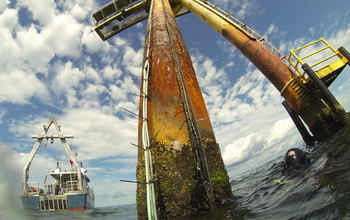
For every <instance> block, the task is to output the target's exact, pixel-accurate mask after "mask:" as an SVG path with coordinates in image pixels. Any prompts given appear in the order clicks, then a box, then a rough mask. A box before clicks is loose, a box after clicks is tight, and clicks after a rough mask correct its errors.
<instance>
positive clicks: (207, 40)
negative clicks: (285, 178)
mask: <svg viewBox="0 0 350 220" xmlns="http://www.w3.org/2000/svg"><path fill="white" fill-rule="evenodd" d="M108 2H109V1H106V0H103V1H102V0H100V1H97V0H71V1H62V0H56V1H54V0H17V1H8V0H2V1H0V48H1V50H0V57H1V59H0V88H1V89H0V134H1V135H0V155H1V162H0V163H1V166H0V169H1V170H0V172H1V179H0V192H1V193H2V192H4V190H7V191H11V193H10V194H4V195H2V196H0V205H2V204H4V203H6V202H8V201H12V200H13V201H14V204H15V205H18V206H20V205H21V204H20V200H19V195H20V190H21V188H20V183H21V181H22V169H23V166H24V164H25V162H26V160H27V157H28V154H29V152H30V150H31V149H32V147H33V145H34V143H35V140H33V139H31V138H30V136H31V135H36V134H40V133H41V132H42V125H43V124H46V122H47V121H48V120H49V119H50V117H51V116H55V117H56V119H57V121H58V123H59V124H60V125H62V132H63V133H64V134H73V135H74V136H75V138H74V139H69V140H68V143H69V144H71V145H72V146H73V150H74V151H76V152H78V157H77V160H78V161H82V162H83V163H84V165H85V167H86V169H87V170H88V175H89V177H90V179H91V181H92V182H91V184H90V185H91V186H92V187H93V188H94V190H95V195H96V206H98V207H101V206H112V205H120V204H128V203H135V190H136V186H135V185H134V184H130V183H122V182H120V180H121V179H127V180H135V169H136V159H137V149H136V147H134V146H132V145H131V144H130V142H131V143H136V142H137V123H138V122H137V118H136V117H135V116H133V115H132V114H130V113H128V112H126V111H125V110H123V108H125V109H128V110H130V111H132V112H135V113H136V112H138V100H139V98H138V97H137V96H135V95H132V94H138V93H139V91H138V88H137V87H136V86H135V85H134V81H135V82H137V83H139V78H138V76H140V74H141V68H140V65H141V61H142V50H143V44H144V36H145V29H146V26H147V21H144V22H142V23H139V24H137V25H136V26H134V27H132V28H130V29H128V30H126V31H124V32H121V33H120V34H118V35H116V36H114V37H113V38H111V39H109V40H107V41H105V42H104V41H102V40H101V39H100V38H99V37H98V35H97V34H96V33H90V30H91V29H92V27H93V22H92V19H91V15H92V13H93V12H94V11H95V10H96V9H98V8H99V7H101V6H102V5H104V4H106V3H108ZM212 3H214V4H216V5H218V6H219V7H221V8H223V9H224V10H226V11H227V12H230V13H231V14H232V15H234V16H236V17H237V18H239V19H240V20H241V21H242V22H244V23H246V24H247V25H248V26H250V27H252V28H253V29H254V30H255V31H256V32H258V33H259V34H260V35H262V36H264V37H266V38H267V39H268V40H269V41H270V42H271V43H272V44H274V45H275V46H276V47H277V48H279V49H280V50H281V51H282V52H283V53H284V54H286V55H288V54H289V52H288V51H289V50H291V49H295V48H298V47H300V46H303V45H305V44H307V43H310V42H311V41H314V40H317V39H319V38H320V37H323V38H324V39H326V40H327V41H328V42H329V43H330V44H331V45H332V46H334V47H335V48H338V47H340V46H344V47H345V48H347V49H348V50H349V51H350V5H349V3H348V0H339V1H336V2H334V3H330V2H329V1H326V0H318V1H313V0H310V1H300V0H297V1H281V0H270V1H268V3H266V1H265V2H263V1H257V0H253V1H248V0H243V1H238V0H215V1H212ZM177 20H178V23H179V26H180V29H181V31H182V35H183V37H184V39H185V41H186V43H187V47H188V49H189V51H190V54H191V58H192V61H193V65H194V67H195V69H196V74H197V77H198V81H199V84H200V86H201V89H202V92H203V96H204V98H205V101H206V104H207V108H208V111H209V115H210V117H211V121H212V124H213V127H214V131H215V135H216V138H217V141H218V143H219V144H220V147H221V151H222V155H223V158H224V161H225V164H226V166H227V169H228V171H229V174H230V176H231V177H233V176H235V175H238V174H240V173H242V172H245V171H247V170H249V169H252V168H254V167H257V166H260V165H262V164H263V163H265V162H267V161H270V160H273V159H275V158H276V157H278V156H280V155H283V154H284V152H285V151H287V150H288V149H289V148H290V147H293V146H298V145H300V144H301V143H302V139H301V137H300V135H299V133H298V132H297V131H296V129H295V126H294V124H293V123H292V121H291V120H290V118H289V116H288V114H287V112H286V111H285V109H284V108H283V106H282V105H281V102H282V101H283V100H282V98H281V96H280V95H279V93H278V91H277V90H276V89H275V88H274V87H273V86H272V85H271V84H270V83H269V82H268V81H267V80H266V79H265V78H264V76H263V75H262V74H261V73H260V72H259V71H258V70H257V69H256V68H255V67H254V66H253V65H252V64H250V63H249V61H248V60H247V59H246V58H245V57H243V56H242V55H241V54H240V53H239V52H238V51H237V50H236V49H235V48H234V47H233V46H232V45H231V44H229V43H228V42H227V41H226V40H225V39H224V38H223V37H222V36H220V35H219V34H218V33H216V32H215V31H214V30H212V29H211V28H210V27H209V26H208V25H207V24H205V23H204V22H203V21H201V20H200V19H199V18H198V17H196V16H195V15H193V14H188V15H185V16H182V17H180V18H178V19H177ZM349 68H350V67H347V68H346V69H345V71H344V72H343V73H342V74H341V75H340V76H339V77H338V79H337V80H336V81H335V82H334V83H333V85H332V86H331V91H332V92H333V93H334V94H335V96H336V98H337V99H338V101H339V102H340V103H341V104H342V105H343V107H344V108H345V109H346V111H349V110H350V98H348V94H349V91H350V70H349ZM57 159H58V160H59V161H60V162H61V163H62V166H68V162H69V160H67V158H66V157H65V154H64V152H63V148H62V147H61V145H60V144H59V143H58V142H57V141H56V142H55V143H54V144H52V145H50V144H48V148H45V149H44V148H42V149H41V150H40V151H39V152H38V154H37V157H36V159H35V162H34V164H33V167H32V169H31V173H30V181H33V182H42V181H43V179H44V176H45V175H46V174H47V172H48V170H52V169H53V168H54V166H55V165H56V161H57ZM8 198H10V199H12V200H9V199H8Z"/></svg>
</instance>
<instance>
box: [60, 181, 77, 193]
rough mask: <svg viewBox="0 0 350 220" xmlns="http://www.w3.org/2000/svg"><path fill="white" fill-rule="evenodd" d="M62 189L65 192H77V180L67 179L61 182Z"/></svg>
mask: <svg viewBox="0 0 350 220" xmlns="http://www.w3.org/2000/svg"><path fill="white" fill-rule="evenodd" d="M63 190H64V191H65V192H77V191H78V181H67V182H65V183H64V184H63Z"/></svg>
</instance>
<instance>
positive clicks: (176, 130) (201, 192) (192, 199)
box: [137, 0, 232, 219]
mask: <svg viewBox="0 0 350 220" xmlns="http://www.w3.org/2000/svg"><path fill="white" fill-rule="evenodd" d="M144 51H145V52H144V54H145V56H144V63H146V62H147V63H149V67H148V68H149V75H148V79H147V82H146V81H145V80H144V76H143V78H142V85H141V91H142V89H143V88H144V86H146V85H145V83H147V86H148V91H147V94H142V93H141V97H144V96H145V95H146V96H147V100H145V99H143V98H141V99H140V121H142V120H143V119H144V118H147V125H148V135H149V137H150V146H149V147H150V149H151V153H152V161H153V168H154V178H153V179H154V184H155V191H156V193H157V208H158V216H159V218H161V219H162V218H163V219H164V218H175V217H180V216H184V215H191V214H202V213H205V212H208V211H210V210H212V209H214V208H215V206H216V204H220V203H221V202H223V201H224V200H226V199H227V198H230V197H231V196H232V192H231V187H230V184H229V179H228V175H227V172H226V169H225V166H224V163H223V160H222V157H221V153H220V148H219V146H218V144H217V143H216V140H215V135H214V132H213V128H212V125H211V122H210V119H209V115H208V112H207V109H206V106H205V102H204V99H203V96H202V93H201V90H200V87H199V85H198V81H197V78H196V74H195V71H194V68H193V66H192V62H191V58H190V56H189V53H188V51H187V48H186V45H185V42H184V40H183V38H182V36H181V33H180V30H179V28H178V25H177V23H176V20H175V16H174V14H173V11H172V9H171V7H170V4H169V2H168V0H154V1H153V3H152V7H151V10H150V17H149V22H148V28H147V35H146V42H145V49H144ZM145 93H146V92H145ZM145 101H146V102H147V113H146V114H147V115H143V114H144V113H143V111H142V109H143V106H145V105H144V103H143V102H145ZM142 132H143V130H142V126H141V123H140V126H139V144H138V145H139V146H142V145H143V142H142V138H141V137H142V135H143V133H142ZM144 163H145V160H144V153H143V150H141V149H140V150H139V158H138V164H137V181H138V182H145V175H144ZM213 175H214V176H215V177H216V178H214V179H213V178H212V176H213ZM216 175H220V178H221V177H222V178H221V179H220V180H218V178H217V176H216ZM218 181H220V183H219V182H218ZM145 196H146V187H145V185H144V184H138V187H137V205H138V215H139V219H143V218H145V216H146V213H145V212H146V204H145V201H146V200H145Z"/></svg>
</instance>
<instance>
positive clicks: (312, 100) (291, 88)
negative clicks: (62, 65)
mask: <svg viewBox="0 0 350 220" xmlns="http://www.w3.org/2000/svg"><path fill="white" fill-rule="evenodd" d="M180 1H181V4H182V5H183V6H184V7H186V8H188V9H189V10H190V11H191V12H193V13H194V14H196V15H197V16H198V17H200V18H201V19H202V20H204V21H205V22H207V23H208V24H209V25H210V26H211V27H213V28H214V29H215V30H216V31H218V32H219V33H220V34H221V35H222V36H223V37H225V38H226V39H227V40H228V41H229V42H230V43H231V44H232V45H234V46H235V47H236V48H237V49H238V50H239V51H240V52H241V53H242V54H244V55H245V56H246V57H247V58H248V59H249V60H250V61H251V62H252V63H253V64H254V65H255V66H256V67H257V68H258V69H259V70H260V71H261V72H262V73H263V74H264V75H265V77H266V78H267V79H268V80H269V81H270V82H271V83H272V84H273V85H274V86H275V87H276V89H277V90H278V91H280V92H281V95H282V96H283V97H284V98H285V100H286V102H287V104H288V106H289V107H290V108H291V109H293V110H294V111H295V112H296V113H297V114H298V115H299V116H300V117H301V118H302V119H303V121H304V122H305V123H306V124H307V126H308V127H309V128H310V130H311V131H312V133H313V134H314V136H315V137H316V139H318V140H321V139H324V138H325V137H328V136H329V134H331V133H333V132H334V131H336V130H338V128H339V126H341V123H339V122H338V120H337V116H336V115H334V114H333V112H331V111H330V109H329V108H328V106H327V105H326V104H325V103H324V102H323V101H322V100H321V99H320V98H319V97H317V96H315V94H313V93H312V92H311V91H310V90H309V89H307V88H306V86H305V85H304V84H303V83H302V81H301V79H300V78H298V76H297V75H296V74H295V73H294V72H293V71H292V70H291V69H290V68H289V67H288V65H287V64H286V63H284V62H283V61H282V60H281V59H280V58H279V57H278V56H276V55H275V54H274V53H273V52H272V51H271V50H270V49H268V48H267V47H266V46H265V45H264V44H262V43H261V42H260V41H259V40H258V39H256V38H255V37H254V36H252V35H251V34H249V33H248V32H247V31H245V30H244V29H242V28H241V27H240V26H239V25H237V24H235V23H233V22H231V21H228V20H227V19H225V18H223V16H221V15H220V14H218V13H216V12H215V11H214V10H212V9H211V8H210V7H208V6H206V5H205V3H203V2H201V1H198V0H180Z"/></svg>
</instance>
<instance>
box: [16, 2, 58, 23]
mask: <svg viewBox="0 0 350 220" xmlns="http://www.w3.org/2000/svg"><path fill="white" fill-rule="evenodd" d="M17 4H18V6H20V7H27V8H28V9H29V11H30V12H31V13H32V16H33V19H34V20H36V21H39V23H40V24H42V25H47V24H49V23H51V22H52V21H53V20H54V18H55V3H54V0H19V1H18V3H17Z"/></svg>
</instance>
